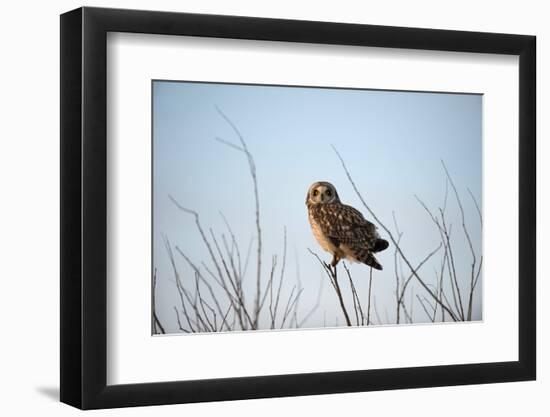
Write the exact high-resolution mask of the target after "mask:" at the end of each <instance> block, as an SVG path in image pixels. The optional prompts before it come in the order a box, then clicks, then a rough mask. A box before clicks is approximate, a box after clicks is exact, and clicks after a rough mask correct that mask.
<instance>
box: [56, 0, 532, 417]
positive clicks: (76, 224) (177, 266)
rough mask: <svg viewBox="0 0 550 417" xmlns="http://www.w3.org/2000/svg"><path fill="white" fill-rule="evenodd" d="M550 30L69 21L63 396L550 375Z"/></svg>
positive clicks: (353, 388) (121, 16)
mask: <svg viewBox="0 0 550 417" xmlns="http://www.w3.org/2000/svg"><path fill="white" fill-rule="evenodd" d="M535 103H536V99H535V37H533V36H525V35H510V34H494V33H474V32H459V31H446V30H432V29H417V28H402V27H387V26H372V25H357V24H342V23H328V22H311V21H293V20H277V19H264V18H251V17H237V16H215V15H199V14H185V13H168V12H151V11H136V10H118V9H101V8H87V7H85V8H80V9H77V10H74V11H71V12H68V13H65V14H63V15H62V16H61V312H60V314H61V401H63V402H65V403H67V404H70V405H73V406H75V407H79V408H82V409H92V408H111V407H124V406H139V405H155V404H173V403H186V402H200V401H218V400H233V399H247V398H264V397H277V396H297V395H313V394H326V393H343V392H357V391H372V390H387V389H399V388H419V387H434V386H446V385H461V384H480V383H495V382H505V381H523V380H532V379H535V375H536V351H535V345H536V343H535V342H536V330H535V329H536V317H535V300H536V297H535V291H536V268H535V265H536V263H535V256H536V255H535V254H536V223H535V221H536V204H535V201H536V193H535V171H536V167H535V161H536V158H535V156H536V146H535Z"/></svg>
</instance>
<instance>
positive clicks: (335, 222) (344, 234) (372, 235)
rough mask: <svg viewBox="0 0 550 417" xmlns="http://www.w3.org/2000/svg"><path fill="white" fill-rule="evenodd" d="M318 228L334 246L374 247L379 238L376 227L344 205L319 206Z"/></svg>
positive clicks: (356, 211) (357, 212) (354, 210)
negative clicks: (357, 245)
mask: <svg viewBox="0 0 550 417" xmlns="http://www.w3.org/2000/svg"><path fill="white" fill-rule="evenodd" d="M319 208H320V210H321V211H322V214H321V216H319V218H320V221H319V226H320V227H321V229H322V231H323V233H324V234H325V235H326V236H328V237H329V238H331V239H332V240H333V241H334V243H335V244H336V246H339V245H340V243H343V244H346V245H353V244H360V245H366V246H368V247H369V249H370V248H372V247H374V245H375V243H376V240H377V239H378V238H379V235H378V232H377V230H376V226H375V225H374V224H373V223H371V222H369V221H368V220H366V219H365V218H364V217H363V215H362V214H361V213H360V212H359V211H358V210H356V209H354V208H353V207H351V206H346V205H345V204H325V205H320V206H319Z"/></svg>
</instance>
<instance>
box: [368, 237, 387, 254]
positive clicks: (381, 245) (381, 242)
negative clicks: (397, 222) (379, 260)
mask: <svg viewBox="0 0 550 417" xmlns="http://www.w3.org/2000/svg"><path fill="white" fill-rule="evenodd" d="M388 246H390V244H389V243H388V241H387V240H385V239H377V240H376V242H375V244H374V247H373V248H372V251H373V252H382V251H383V250H385V249H388Z"/></svg>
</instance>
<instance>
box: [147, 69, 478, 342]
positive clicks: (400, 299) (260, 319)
mask: <svg viewBox="0 0 550 417" xmlns="http://www.w3.org/2000/svg"><path fill="white" fill-rule="evenodd" d="M482 100H483V97H482V95H480V94H469V93H468V94H467V93H444V92H415V91H392V90H369V89H348V88H327V87H309V86H308V87H305V86H279V85H252V84H228V83H215V82H192V81H169V80H154V81H152V125H153V127H152V150H153V153H152V154H153V157H152V164H153V170H152V182H153V195H152V204H153V219H152V221H153V224H152V236H153V237H152V256H153V262H152V271H151V275H152V277H151V279H152V284H151V285H152V294H153V296H152V309H151V323H152V324H151V331H152V334H154V335H158V334H179V333H186V334H189V333H211V332H230V331H250V330H261V331H268V330H290V329H313V328H327V327H335V328H337V327H343V326H346V327H347V326H358V327H364V326H381V325H392V326H400V325H411V324H428V323H429V324H441V323H457V322H471V321H480V320H482V319H483V314H482V313H483V303H482V300H483V297H482V296H483V252H482V248H483V244H482V243H483V242H482V229H483V216H482V213H483V211H482Z"/></svg>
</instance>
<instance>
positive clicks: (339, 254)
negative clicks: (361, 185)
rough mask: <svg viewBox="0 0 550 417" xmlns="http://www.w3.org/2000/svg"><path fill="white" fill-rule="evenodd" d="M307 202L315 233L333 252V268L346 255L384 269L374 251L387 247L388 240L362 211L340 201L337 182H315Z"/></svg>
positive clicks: (327, 249)
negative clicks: (333, 183)
mask: <svg viewBox="0 0 550 417" xmlns="http://www.w3.org/2000/svg"><path fill="white" fill-rule="evenodd" d="M306 205H307V210H308V213H309V223H310V224H311V230H312V231H313V235H314V236H315V238H316V239H317V242H319V245H321V247H322V248H323V249H324V250H326V251H327V252H330V253H331V254H332V256H333V258H332V266H333V267H334V266H336V264H337V263H338V262H339V261H340V259H344V258H345V259H348V260H350V261H355V262H361V263H364V264H367V265H369V266H372V267H373V268H376V269H382V265H380V264H379V263H378V261H377V260H376V258H375V257H374V255H373V253H374V252H380V251H383V250H384V249H386V248H387V247H388V241H386V240H384V239H381V238H380V235H379V234H378V231H377V230H376V226H375V225H374V224H372V223H371V222H369V221H367V220H365V218H364V217H363V215H362V214H361V213H360V212H359V211H357V210H356V209H354V208H353V207H351V206H346V205H345V204H342V203H341V202H340V198H339V197H338V193H337V192H336V188H334V185H332V184H331V183H329V182H324V181H320V182H316V183H314V184H312V185H311V187H309V190H308V192H307V197H306Z"/></svg>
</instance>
